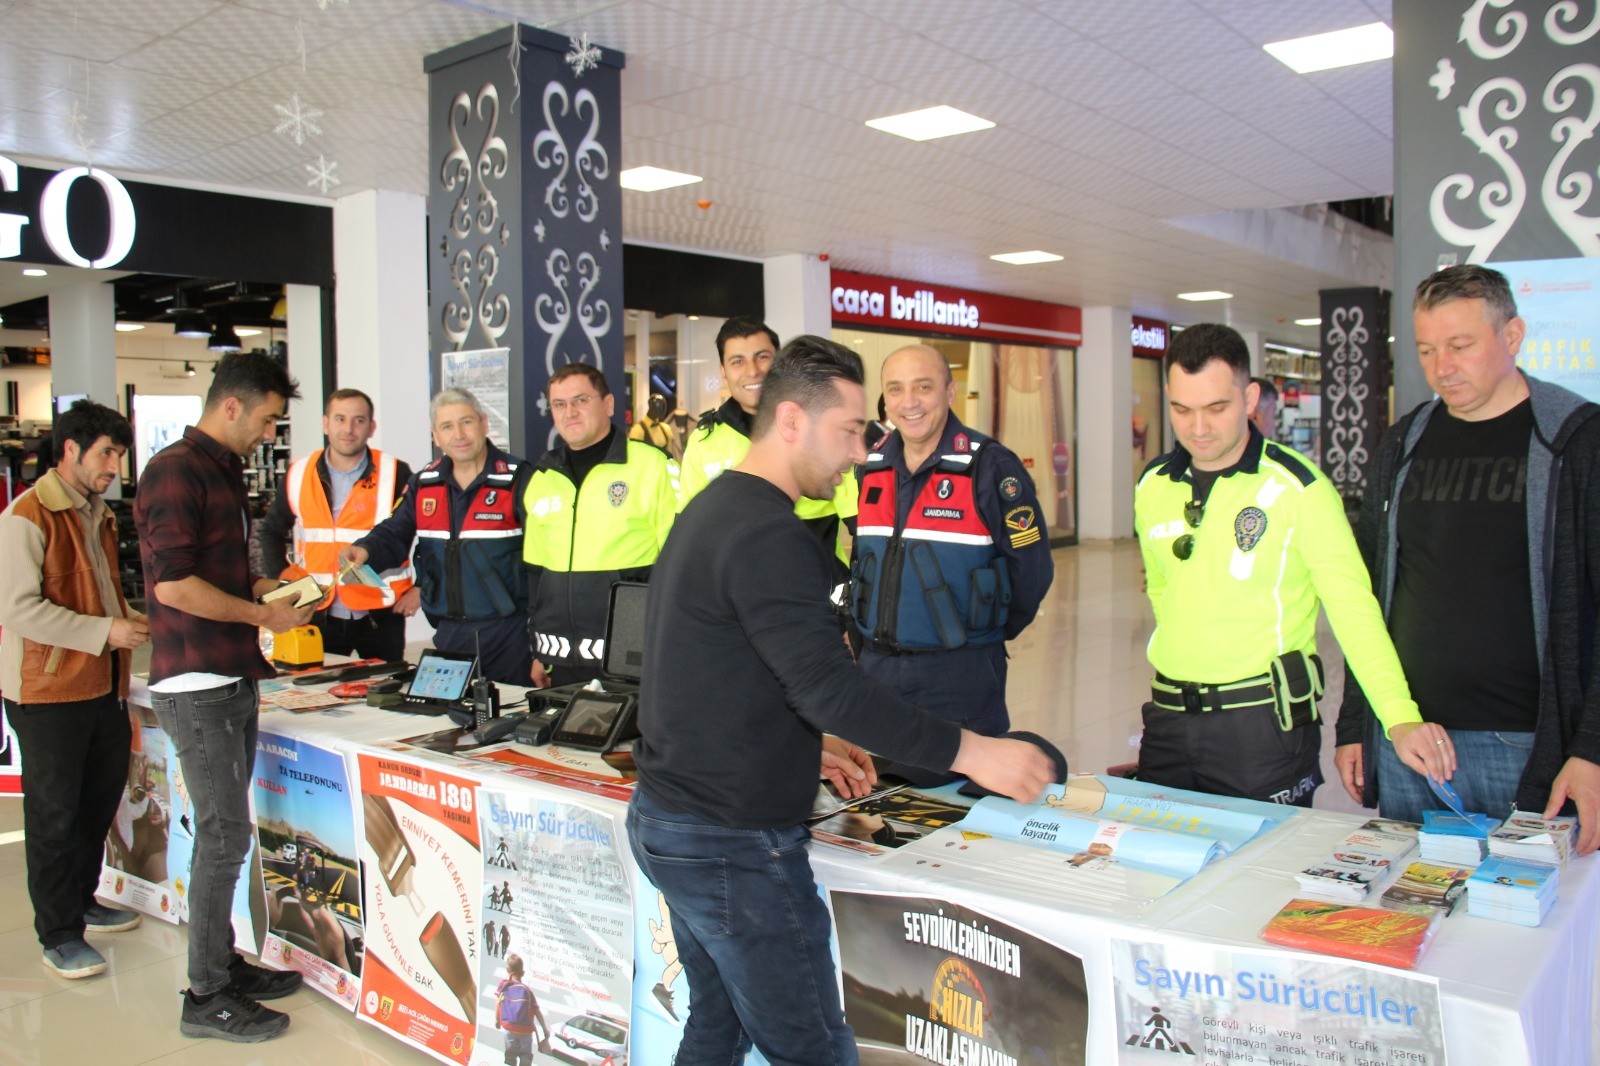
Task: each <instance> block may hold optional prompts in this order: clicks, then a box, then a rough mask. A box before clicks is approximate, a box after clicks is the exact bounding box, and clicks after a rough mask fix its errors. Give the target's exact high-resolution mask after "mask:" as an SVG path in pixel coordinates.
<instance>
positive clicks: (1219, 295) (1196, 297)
mask: <svg viewBox="0 0 1600 1066" xmlns="http://www.w3.org/2000/svg"><path fill="white" fill-rule="evenodd" d="M1178 299H1180V300H1188V301H1190V302H1192V303H1203V302H1204V301H1206V300H1231V299H1233V293H1231V292H1222V291H1221V290H1220V289H1206V290H1205V291H1203V292H1180V293H1178Z"/></svg>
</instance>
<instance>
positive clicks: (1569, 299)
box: [1488, 258, 1600, 403]
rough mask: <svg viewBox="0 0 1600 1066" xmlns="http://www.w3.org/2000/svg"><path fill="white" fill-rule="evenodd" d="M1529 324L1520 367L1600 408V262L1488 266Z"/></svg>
mask: <svg viewBox="0 0 1600 1066" xmlns="http://www.w3.org/2000/svg"><path fill="white" fill-rule="evenodd" d="M1488 265H1489V266H1492V267H1494V269H1496V270H1498V271H1500V272H1501V273H1502V274H1504V275H1505V276H1506V280H1507V281H1509V282H1510V283H1511V295H1512V296H1513V297H1514V298H1515V299H1516V301H1517V314H1518V315H1520V316H1521V318H1522V320H1523V321H1524V322H1526V323H1527V324H1528V334H1527V336H1526V337H1524V338H1523V341H1522V351H1521V352H1520V353H1518V355H1517V366H1519V367H1521V368H1522V369H1523V370H1526V371H1527V372H1528V373H1530V374H1532V375H1533V376H1534V377H1536V378H1538V379H1540V380H1541V381H1549V382H1553V383H1554V384H1557V385H1561V386H1563V387H1565V388H1568V389H1571V390H1572V391H1573V392H1575V393H1577V394H1578V395H1579V396H1582V397H1583V398H1584V399H1586V400H1593V401H1595V402H1597V403H1600V259H1594V258H1589V259H1544V260H1535V261H1532V262H1522V263H1490V264H1488Z"/></svg>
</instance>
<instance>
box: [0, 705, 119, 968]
mask: <svg viewBox="0 0 1600 1066" xmlns="http://www.w3.org/2000/svg"><path fill="white" fill-rule="evenodd" d="M5 707H6V719H7V720H8V721H9V722H10V723H11V728H12V731H13V732H15V733H16V734H17V743H18V744H19V745H20V746H21V748H22V777H23V794H22V828H23V832H24V833H25V834H26V838H25V843H24V853H25V855H26V858H27V862H28V896H29V898H30V899H31V900H32V902H33V928H34V932H36V933H37V934H38V936H39V943H40V944H41V945H43V946H44V947H46V948H53V947H59V946H60V945H62V944H65V943H67V942H68V941H70V940H77V939H78V938H80V937H82V936H83V912H84V908H86V907H88V906H89V905H90V904H92V903H93V902H94V894H95V890H96V889H97V888H98V887H99V885H100V864H101V860H102V859H103V858H104V856H105V846H106V834H107V833H108V832H109V831H110V829H111V820H112V819H113V818H114V817H116V813H117V803H118V801H119V800H120V799H121V798H122V790H123V787H124V786H126V785H127V783H128V752H129V746H130V744H131V743H132V738H133V730H132V727H131V726H130V725H129V723H128V712H127V709H126V708H125V707H123V705H122V703H121V701H119V700H118V699H117V697H116V694H115V692H108V693H107V694H106V695H104V696H100V697H98V698H96V699H92V700H79V701H76V702H73V703H32V704H20V703H15V702H13V701H11V700H6V701H5Z"/></svg>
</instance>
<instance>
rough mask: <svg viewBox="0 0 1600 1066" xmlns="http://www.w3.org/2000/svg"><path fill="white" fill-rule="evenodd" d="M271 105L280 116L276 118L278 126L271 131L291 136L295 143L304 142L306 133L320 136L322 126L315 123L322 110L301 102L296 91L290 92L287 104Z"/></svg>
mask: <svg viewBox="0 0 1600 1066" xmlns="http://www.w3.org/2000/svg"><path fill="white" fill-rule="evenodd" d="M272 106H273V107H274V108H276V109H277V111H278V114H279V115H280V116H282V117H281V118H279V119H278V128H277V129H276V130H275V131H273V132H275V133H282V134H286V135H288V136H290V137H293V138H294V143H295V144H305V143H306V136H307V134H309V135H311V136H313V137H320V136H322V127H321V126H319V125H317V119H319V118H321V117H322V112H321V111H318V110H317V109H316V108H314V107H307V106H306V105H305V104H303V103H301V102H300V94H299V93H298V92H296V93H292V94H290V96H289V103H288V104H287V105H284V104H273V105H272Z"/></svg>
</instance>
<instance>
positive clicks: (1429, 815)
mask: <svg viewBox="0 0 1600 1066" xmlns="http://www.w3.org/2000/svg"><path fill="white" fill-rule="evenodd" d="M1499 824H1500V823H1499V822H1496V821H1493V820H1491V819H1490V818H1489V816H1488V815H1484V814H1470V813H1469V814H1456V813H1455V812H1453V811H1423V812H1422V831H1421V832H1419V833H1418V834H1417V838H1418V840H1420V841H1421V843H1422V858H1423V860H1424V861H1425V862H1437V863H1442V864H1446V865H1451V866H1476V865H1478V864H1479V863H1480V862H1482V861H1483V857H1484V856H1485V855H1487V854H1488V845H1489V834H1490V833H1492V832H1494V830H1495V829H1496V828H1497V827H1498V826H1499Z"/></svg>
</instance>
